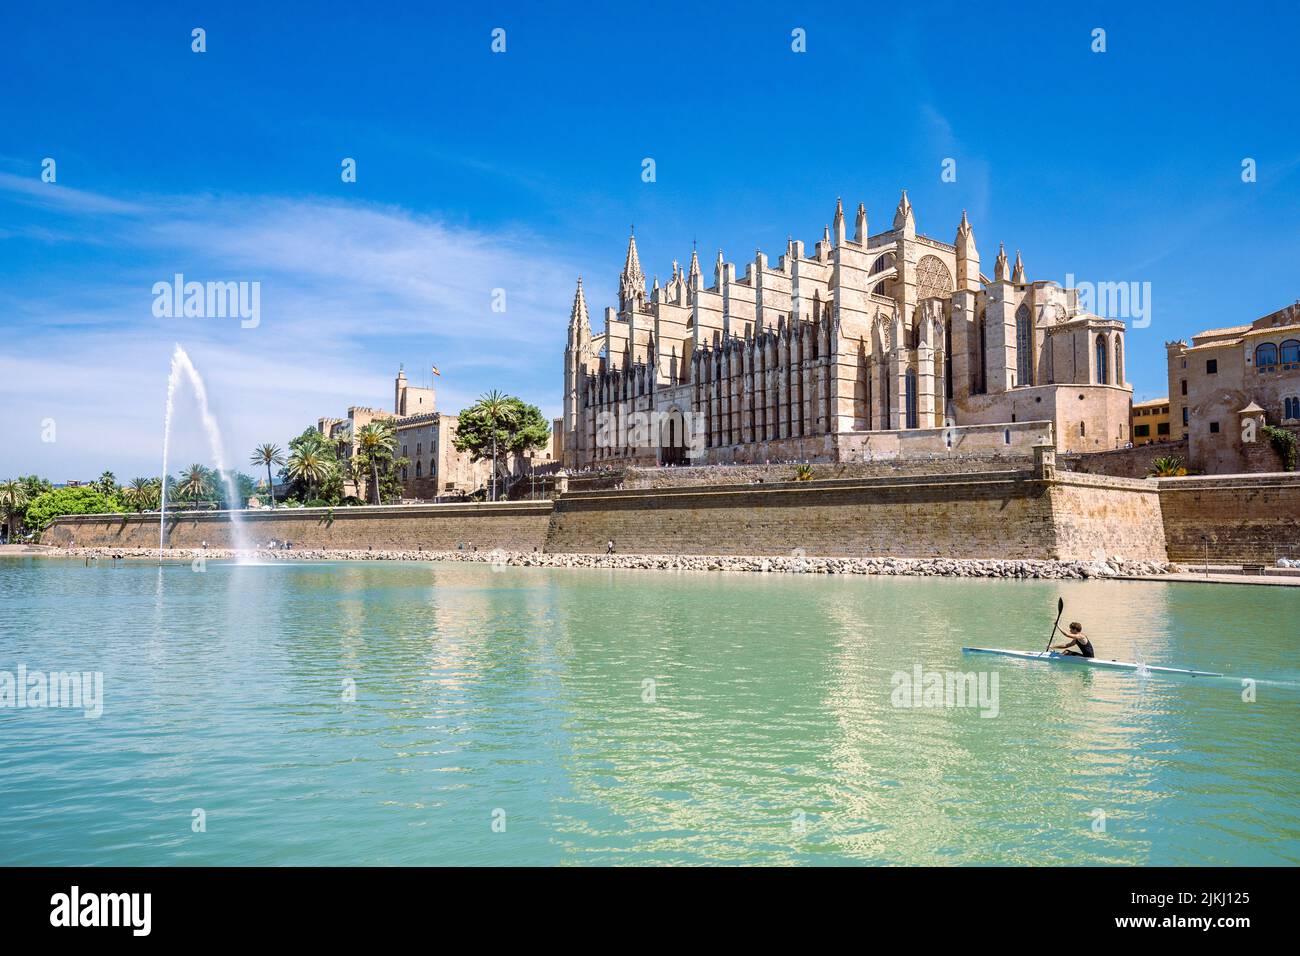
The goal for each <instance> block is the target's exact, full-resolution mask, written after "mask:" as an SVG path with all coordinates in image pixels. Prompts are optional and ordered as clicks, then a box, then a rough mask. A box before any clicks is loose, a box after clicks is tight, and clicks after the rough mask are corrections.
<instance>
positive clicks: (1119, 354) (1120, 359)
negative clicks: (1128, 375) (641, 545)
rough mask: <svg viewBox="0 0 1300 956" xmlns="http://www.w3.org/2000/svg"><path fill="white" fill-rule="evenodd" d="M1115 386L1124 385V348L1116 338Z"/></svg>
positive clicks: (1116, 337) (1117, 337)
mask: <svg viewBox="0 0 1300 956" xmlns="http://www.w3.org/2000/svg"><path fill="white" fill-rule="evenodd" d="M1115 384H1116V385H1123V384H1124V346H1123V344H1122V343H1121V342H1120V340H1119V336H1118V335H1117V336H1115Z"/></svg>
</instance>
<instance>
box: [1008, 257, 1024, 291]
mask: <svg viewBox="0 0 1300 956" xmlns="http://www.w3.org/2000/svg"><path fill="white" fill-rule="evenodd" d="M1011 281H1012V282H1014V283H1015V284H1016V285H1024V284H1025V264H1024V263H1023V262H1021V261H1020V250H1019V249H1017V250H1016V264H1015V266H1014V267H1012V269H1011Z"/></svg>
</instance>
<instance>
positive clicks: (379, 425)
mask: <svg viewBox="0 0 1300 956" xmlns="http://www.w3.org/2000/svg"><path fill="white" fill-rule="evenodd" d="M396 446H397V435H396V433H395V432H394V431H393V426H392V425H390V424H389V423H388V422H386V421H383V420H380V421H375V422H371V423H370V424H368V425H366V426H365V427H364V428H363V429H361V431H359V432H357V453H358V454H360V455H362V456H364V457H365V459H366V460H367V461H368V462H370V483H371V486H372V487H373V488H374V490H375V504H379V503H380V502H379V459H381V458H389V459H391V458H392V457H393V449H394V448H396Z"/></svg>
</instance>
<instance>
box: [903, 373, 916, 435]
mask: <svg viewBox="0 0 1300 956" xmlns="http://www.w3.org/2000/svg"><path fill="white" fill-rule="evenodd" d="M904 385H905V388H906V393H907V394H906V399H907V426H906V427H908V428H916V369H911V368H909V369H908V370H907V380H906V382H905V383H904Z"/></svg>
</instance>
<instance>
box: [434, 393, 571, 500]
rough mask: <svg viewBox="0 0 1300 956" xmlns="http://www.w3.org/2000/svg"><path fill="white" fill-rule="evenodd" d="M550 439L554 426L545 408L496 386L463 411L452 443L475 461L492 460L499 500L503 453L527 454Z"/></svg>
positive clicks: (493, 488)
mask: <svg viewBox="0 0 1300 956" xmlns="http://www.w3.org/2000/svg"><path fill="white" fill-rule="evenodd" d="M550 439H551V430H550V426H548V425H547V423H546V419H545V418H544V417H543V416H542V412H541V409H539V408H538V407H537V406H536V405H529V404H527V403H526V402H524V401H523V399H520V398H515V397H514V396H510V395H502V394H501V393H500V392H498V391H496V390H495V389H493V390H492V391H491V392H488V393H487V394H486V395H484V396H483V397H481V398H480V399H479V400H478V401H477V402H475V403H474V404H473V405H472V406H471V407H469V408H468V409H466V410H465V411H463V412H461V413H460V418H459V421H458V422H457V424H456V437H455V438H454V439H453V441H452V443H453V444H454V445H455V446H456V450H457V451H462V452H469V453H470V457H471V459H472V460H473V461H483V460H484V459H487V460H489V461H491V462H492V497H493V499H495V498H496V476H497V472H498V471H499V470H500V467H501V455H503V454H511V453H514V454H521V455H522V454H527V453H528V452H529V451H531V450H532V449H534V448H543V447H545V446H546V443H547V442H549V441H550Z"/></svg>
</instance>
